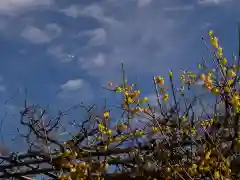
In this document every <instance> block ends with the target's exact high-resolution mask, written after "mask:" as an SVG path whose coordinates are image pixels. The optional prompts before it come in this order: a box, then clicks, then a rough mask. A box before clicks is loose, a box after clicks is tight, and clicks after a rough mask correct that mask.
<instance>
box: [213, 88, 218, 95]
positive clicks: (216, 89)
mask: <svg viewBox="0 0 240 180" xmlns="http://www.w3.org/2000/svg"><path fill="white" fill-rule="evenodd" d="M211 91H212V93H213V94H215V95H219V93H220V92H219V89H218V88H212V90H211Z"/></svg>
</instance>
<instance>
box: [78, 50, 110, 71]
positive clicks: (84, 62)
mask: <svg viewBox="0 0 240 180" xmlns="http://www.w3.org/2000/svg"><path fill="white" fill-rule="evenodd" d="M78 62H79V64H80V66H81V68H82V69H85V70H88V71H94V70H96V68H99V67H103V66H104V65H105V62H106V56H105V55H104V54H102V53H98V54H97V55H96V56H93V57H90V58H79V61H78Z"/></svg>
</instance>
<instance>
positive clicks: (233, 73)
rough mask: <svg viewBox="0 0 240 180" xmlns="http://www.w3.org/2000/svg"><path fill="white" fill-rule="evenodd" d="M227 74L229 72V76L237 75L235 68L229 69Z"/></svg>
mask: <svg viewBox="0 0 240 180" xmlns="http://www.w3.org/2000/svg"><path fill="white" fill-rule="evenodd" d="M227 74H228V76H231V77H235V76H236V73H235V72H234V71H233V70H231V69H229V70H228V71H227Z"/></svg>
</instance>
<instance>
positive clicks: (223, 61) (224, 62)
mask: <svg viewBox="0 0 240 180" xmlns="http://www.w3.org/2000/svg"><path fill="white" fill-rule="evenodd" d="M227 62H228V61H227V59H226V58H223V59H221V61H220V64H221V65H222V66H224V65H226V64H227Z"/></svg>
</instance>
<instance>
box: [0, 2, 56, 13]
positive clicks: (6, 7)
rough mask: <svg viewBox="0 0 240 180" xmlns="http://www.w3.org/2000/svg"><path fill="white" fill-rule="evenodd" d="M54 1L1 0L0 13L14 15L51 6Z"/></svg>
mask: <svg viewBox="0 0 240 180" xmlns="http://www.w3.org/2000/svg"><path fill="white" fill-rule="evenodd" d="M53 2H54V0H0V13H2V14H8V15H14V14H16V13H18V12H23V10H25V9H28V8H39V7H40V6H49V5H51V4H53Z"/></svg>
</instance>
